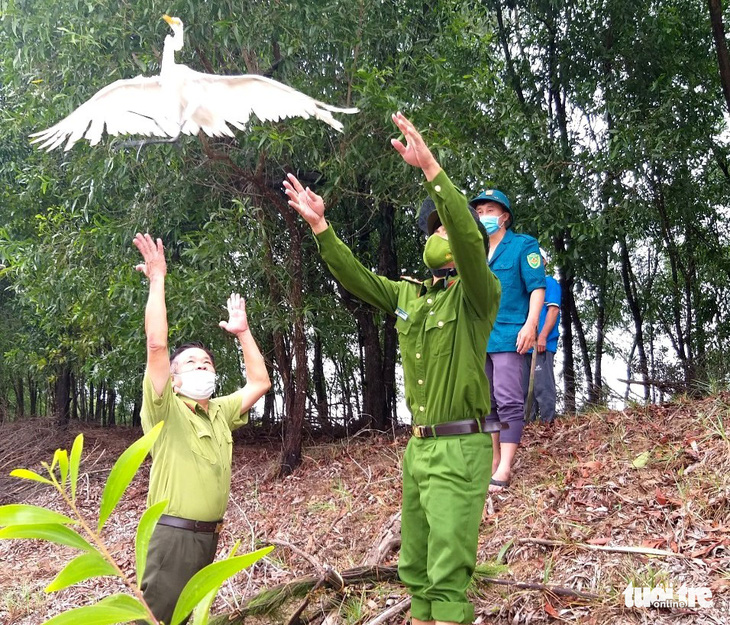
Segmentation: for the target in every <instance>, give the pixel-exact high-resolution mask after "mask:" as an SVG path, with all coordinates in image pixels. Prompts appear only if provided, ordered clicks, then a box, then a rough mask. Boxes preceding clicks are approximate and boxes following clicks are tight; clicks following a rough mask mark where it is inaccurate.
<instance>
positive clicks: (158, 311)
mask: <svg viewBox="0 0 730 625" xmlns="http://www.w3.org/2000/svg"><path fill="white" fill-rule="evenodd" d="M132 242H133V243H134V246H135V247H136V248H137V249H138V250H139V252H140V254H142V258H143V259H144V263H140V264H139V265H137V266H136V267H135V269H137V271H141V272H142V273H143V274H144V275H145V276H147V279H148V280H149V282H150V293H149V296H148V298H147V307H146V308H145V315H144V329H145V334H146V335H147V375H148V376H149V378H150V380H151V382H152V387H153V388H154V389H155V393H157V395H158V396H161V395H162V392H163V390H164V389H165V384H167V381H168V380H169V379H170V355H169V354H168V350H167V306H166V305H165V275H166V274H167V263H166V262H165V248H164V247H163V245H162V240H161V239H157V241H155V240H154V239H153V238H152V237H151V236H150V235H149V234H140V233H139V232H138V233H137V234H136V236H135V237H134V240H133V241H132Z"/></svg>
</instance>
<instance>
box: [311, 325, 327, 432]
mask: <svg viewBox="0 0 730 625" xmlns="http://www.w3.org/2000/svg"><path fill="white" fill-rule="evenodd" d="M312 383H313V384H314V393H315V396H316V409H317V420H318V421H319V424H320V427H321V428H322V430H323V431H324V432H328V431H329V430H330V429H331V423H330V415H329V404H328V403H327V385H326V383H325V379H324V362H323V359H322V337H321V336H320V335H319V332H315V333H314V363H313V366H312Z"/></svg>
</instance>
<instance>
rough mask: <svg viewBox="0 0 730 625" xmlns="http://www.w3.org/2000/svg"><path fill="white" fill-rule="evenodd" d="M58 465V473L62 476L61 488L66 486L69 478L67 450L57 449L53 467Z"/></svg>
mask: <svg viewBox="0 0 730 625" xmlns="http://www.w3.org/2000/svg"><path fill="white" fill-rule="evenodd" d="M56 463H58V471H59V473H60V474H61V486H63V485H64V484H66V478H67V477H68V452H67V451H66V450H65V449H57V450H56V453H54V454H53V463H52V464H51V466H52V467H54V466H56Z"/></svg>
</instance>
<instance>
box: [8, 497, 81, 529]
mask: <svg viewBox="0 0 730 625" xmlns="http://www.w3.org/2000/svg"><path fill="white" fill-rule="evenodd" d="M37 523H44V524H45V523H64V524H73V523H76V521H74V520H73V519H71V518H69V517H67V516H65V515H63V514H60V513H58V512H54V511H53V510H48V509H47V508H41V507H40V506H31V505H30V504H22V503H13V504H10V505H7V506H0V527H2V526H5V525H35V524H37Z"/></svg>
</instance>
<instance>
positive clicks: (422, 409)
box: [418, 406, 426, 412]
mask: <svg viewBox="0 0 730 625" xmlns="http://www.w3.org/2000/svg"><path fill="white" fill-rule="evenodd" d="M418 409H419V410H420V411H421V412H423V411H424V410H426V409H425V408H424V407H423V406H419V407H418Z"/></svg>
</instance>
